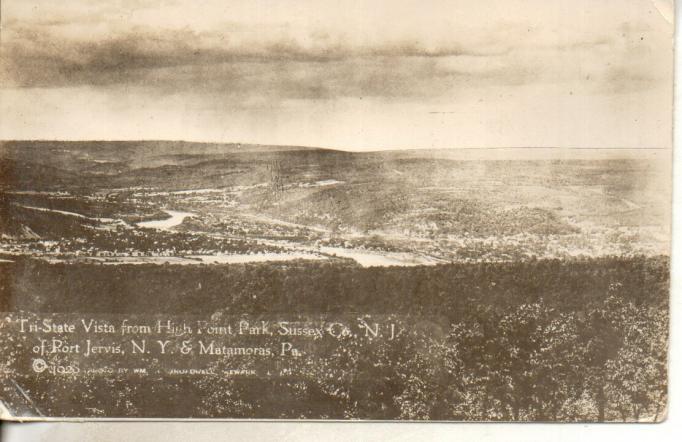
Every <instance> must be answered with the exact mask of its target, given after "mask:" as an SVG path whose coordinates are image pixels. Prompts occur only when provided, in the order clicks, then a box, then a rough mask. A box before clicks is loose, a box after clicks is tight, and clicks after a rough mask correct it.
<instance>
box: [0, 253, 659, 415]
mask: <svg viewBox="0 0 682 442" xmlns="http://www.w3.org/2000/svg"><path fill="white" fill-rule="evenodd" d="M0 265H2V266H3V270H9V271H0V295H1V296H0V301H1V303H0V304H1V305H2V307H1V308H0V311H15V312H16V311H23V312H80V313H90V314H123V315H149V314H154V313H155V314H163V315H166V316H168V315H170V316H173V315H178V316H183V315H194V317H197V316H198V317H203V318H207V317H219V316H220V315H242V314H245V315H252V316H254V317H257V316H258V315H270V316H269V317H271V318H283V319H290V318H291V316H292V315H298V316H299V317H302V318H309V319H311V320H313V319H315V318H317V319H320V318H326V319H328V320H334V319H335V318H336V319H338V318H340V317H343V318H346V319H348V318H350V319H351V320H359V319H363V318H364V320H370V319H371V318H377V317H379V316H380V317H381V318H382V320H384V321H390V322H392V323H395V324H396V327H397V328H398V329H400V330H402V332H401V333H400V334H399V335H398V336H397V337H396V338H395V339H393V340H387V339H373V340H372V339H364V340H363V339H353V338H352V337H346V338H343V339H332V338H328V337H326V338H324V339H321V340H318V341H314V345H312V346H311V347H310V351H309V353H307V355H306V356H305V357H301V358H299V359H293V360H291V361H290V363H291V365H290V367H289V368H290V370H291V371H290V372H291V373H292V374H291V375H290V376H289V375H276V376H275V375H273V376H269V375H268V376H266V375H259V376H256V377H252V378H234V377H220V376H218V377H211V378H197V377H194V378H192V377H182V376H177V375H176V376H165V377H164V376H163V375H160V377H158V378H140V379H130V378H118V379H117V378H110V377H109V378H108V377H99V378H97V377H95V378H93V377H91V378H88V379H83V378H63V379H60V380H59V381H58V382H56V383H55V382H54V381H53V380H49V382H48V380H45V379H42V378H39V379H28V378H26V379H23V380H22V379H21V378H20V377H17V378H14V380H16V381H17V382H30V385H31V388H32V390H31V391H32V392H33V394H34V395H35V396H34V400H35V401H37V402H40V403H43V404H46V405H44V411H46V412H54V413H63V415H65V416H79V415H84V416H87V415H89V414H90V411H88V410H89V409H98V410H101V409H103V407H104V408H106V407H110V408H108V410H109V413H108V414H110V415H114V416H130V415H132V414H135V413H140V412H141V410H142V411H144V410H146V408H145V404H147V403H149V402H150V401H151V400H152V398H153V400H154V402H158V403H163V404H166V405H167V406H166V408H158V407H157V408H158V410H159V411H158V413H159V414H157V415H156V416H148V417H159V416H165V417H187V416H195V417H258V418H273V417H286V418H359V419H432V420H434V419H435V420H493V421H499V420H502V421H554V420H562V421H656V420H660V419H662V418H663V417H664V416H665V411H666V391H667V368H666V367H667V361H666V354H667V353H666V350H667V330H668V282H669V277H668V269H669V264H668V259H667V258H643V257H635V258H603V259H590V260H575V261H530V262H523V263H499V264H490V263H481V264H461V265H459V264H454V265H445V266H435V267H415V268H369V269H364V268H358V267H353V266H343V265H340V264H338V263H337V264H334V265H324V264H311V263H293V264H292V263H287V264H286V265H244V266H233V265H230V266H195V267H192V266H144V265H142V266H102V265H83V264H73V265H66V264H58V265H50V264H47V263H44V262H40V261H30V260H26V261H23V260H21V259H18V260H17V261H16V262H14V263H2V264H0ZM6 345H11V343H6ZM8 350H12V349H11V348H10V349H8V348H5V349H4V350H3V351H8ZM5 354H9V353H5ZM205 361H209V362H207V363H206V364H208V365H207V367H208V368H211V369H214V371H215V372H217V373H221V372H222V369H224V368H235V367H242V366H245V365H247V366H249V367H253V368H259V364H266V363H272V362H273V361H267V360H263V359H260V360H255V359H254V360H248V359H240V358H239V357H225V358H211V359H205ZM154 363H155V364H157V365H158V364H160V363H158V361H157V362H154ZM249 364H251V365H249ZM195 365H196V364H195ZM158 366H163V364H160V365H158ZM261 368H262V367H261ZM24 375H25V376H29V377H30V373H28V372H26V373H24ZM41 379H42V380H41ZM41 382H46V383H45V384H44V385H43V384H41ZM83 388H85V389H86V390H87V391H88V395H86V396H84V397H80V398H79V400H70V399H69V398H68V397H66V396H65V397H64V398H63V399H64V401H62V402H55V401H54V395H55V394H58V393H59V392H64V393H63V394H64V395H67V392H76V391H85V390H82V389H83ZM112 389H114V390H116V391H119V390H120V391H122V392H123V391H124V390H125V392H126V393H125V400H123V399H122V400H121V401H120V404H121V405H120V406H119V405H116V404H114V405H107V404H110V403H111V401H108V398H109V396H110V394H111V393H110V392H111V390H112ZM55 392H57V393H55ZM69 394H70V393H69ZM41 395H42V396H41ZM116 397H118V396H116ZM55 403H56V404H57V405H59V407H62V408H59V407H57V405H54V407H55V408H53V409H51V408H50V407H51V406H53V405H50V404H55ZM65 403H67V404H69V405H68V406H69V407H71V408H70V409H68V410H64V408H63V407H64V404H65ZM116 403H118V402H116ZM111 407H114V408H111ZM116 407H118V408H116Z"/></svg>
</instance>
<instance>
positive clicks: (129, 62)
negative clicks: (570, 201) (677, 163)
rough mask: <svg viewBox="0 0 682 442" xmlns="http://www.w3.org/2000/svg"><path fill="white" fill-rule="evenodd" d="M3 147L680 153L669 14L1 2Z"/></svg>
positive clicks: (320, 2) (140, 0)
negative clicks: (74, 142) (162, 144)
mask: <svg viewBox="0 0 682 442" xmlns="http://www.w3.org/2000/svg"><path fill="white" fill-rule="evenodd" d="M1 7H2V23H1V24H2V29H1V42H0V60H1V61H0V138H2V139H183V140H197V141H227V142H232V141H239V142H256V143H266V144H296V145H310V146H322V147H335V148H344V149H354V150H366V149H387V148H430V147H439V148H447V147H499V146H534V147H536V146H546V147H548V146H553V147H554V146H557V147H670V146H671V137H672V135H671V126H672V114H671V106H672V33H673V26H672V24H671V22H670V20H672V6H671V3H670V2H669V1H664V0H646V1H639V0H614V1H608V0H600V1H595V0H572V1H566V0H524V1H517V0H476V1H474V0H468V1H462V0H390V1H389V0H386V1H384V0H366V1H365V0H344V1H338V0H329V1H328V0H310V1H308V0H298V1H287V0H248V1H246V0H245V1H230V0H108V1H93V0H60V1H55V0H45V1H35V0H2V6H1Z"/></svg>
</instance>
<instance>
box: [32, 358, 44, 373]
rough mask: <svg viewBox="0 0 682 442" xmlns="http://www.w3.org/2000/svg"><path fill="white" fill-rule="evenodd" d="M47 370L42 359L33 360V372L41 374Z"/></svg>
mask: <svg viewBox="0 0 682 442" xmlns="http://www.w3.org/2000/svg"><path fill="white" fill-rule="evenodd" d="M46 368H47V363H46V362H45V361H43V360H42V359H34V360H33V371H35V372H36V373H42V372H44V371H45V369H46Z"/></svg>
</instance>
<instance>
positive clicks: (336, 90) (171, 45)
mask: <svg viewBox="0 0 682 442" xmlns="http://www.w3.org/2000/svg"><path fill="white" fill-rule="evenodd" d="M75 4H76V3H75V2H66V3H65V4H63V5H62V6H59V7H61V8H67V9H66V10H59V13H57V12H55V11H57V10H55V11H53V13H52V14H48V15H46V16H44V15H40V14H38V13H35V12H32V10H30V9H21V13H19V10H16V11H15V13H14V14H10V16H9V18H7V19H5V20H4V23H3V40H2V45H1V47H0V50H1V51H2V52H1V55H2V60H1V61H0V69H1V71H0V72H1V75H2V78H1V80H2V85H3V86H2V87H15V88H36V87H40V88H55V87H56V88H65V87H78V86H88V87H94V88H114V87H120V86H124V87H130V88H141V89H144V91H145V92H147V93H149V94H172V93H175V92H186V91H193V92H196V93H205V94H218V95H220V96H222V97H223V99H224V100H226V101H230V100H232V101H234V102H235V103H237V102H240V103H241V102H264V101H268V100H269V101H270V102H271V103H276V102H277V101H278V100H291V99H303V100H306V99H308V100H310V99H316V100H319V99H322V100H330V99H335V98H345V97H379V98H382V97H383V98H387V99H391V98H401V99H420V98H421V99H425V100H430V99H437V98H438V97H444V98H448V99H452V98H453V97H454V98H456V96H457V91H458V90H461V89H464V88H469V89H470V88H486V87H512V86H518V85H524V84H530V83H538V82H539V83H543V82H544V83H554V84H556V83H565V84H566V85H567V87H568V88H574V89H575V86H576V83H579V84H580V85H582V86H584V87H583V90H584V91H585V92H586V93H619V92H624V91H628V90H632V89H636V88H647V87H651V86H653V85H655V83H656V81H657V80H659V78H658V76H659V74H660V72H661V69H658V67H660V66H658V65H656V62H657V61H658V59H656V56H657V54H656V53H653V52H652V50H651V47H654V46H653V45H655V44H657V43H658V42H650V41H649V37H651V36H654V37H655V32H653V31H652V28H651V26H648V25H642V24H638V23H636V22H628V23H626V24H618V23H616V24H615V25H613V26H609V27H605V28H604V29H589V30H576V29H573V28H556V29H554V28H552V26H549V27H548V26H546V25H543V24H542V23H540V24H538V23H536V22H532V21H528V22H523V21H522V20H517V21H516V22H513V23H512V22H510V23H506V22H500V21H499V20H498V21H497V22H495V23H494V24H495V25H496V26H495V27H494V29H493V28H492V27H491V26H490V24H486V22H484V21H480V28H471V27H466V26H465V25H466V23H463V24H461V26H459V27H451V28H450V27H448V26H444V25H443V23H440V24H439V22H437V20H436V17H432V16H429V17H427V18H428V19H429V20H431V21H433V23H434V24H433V26H434V27H437V28H438V29H437V30H436V29H434V32H432V33H430V32H428V31H429V28H428V26H426V27H425V26H421V25H420V27H419V28H418V29H415V28H410V27H409V26H408V27H406V26H407V25H405V26H403V27H400V26H397V27H395V28H390V27H389V26H388V23H387V24H383V21H371V22H370V23H369V24H370V25H371V26H365V25H363V26H362V27H358V26H359V25H358V26H356V25H357V24H355V25H353V26H351V25H350V24H349V26H348V29H344V27H343V26H341V25H339V24H338V23H336V22H331V21H330V22H329V23H327V24H324V25H311V24H309V23H308V22H305V21H301V22H297V23H296V26H293V25H291V24H290V23H288V22H286V21H281V20H280V21H277V20H275V21H270V22H267V23H266V22H263V23H256V22H253V20H251V21H248V20H246V19H244V20H240V19H239V17H236V18H235V19H234V20H233V21H227V20H223V21H222V22H217V21H216V22H215V23H213V22H212V23H211V24H210V25H206V24H202V26H198V25H197V26H186V27H181V26H179V25H178V24H177V23H175V22H172V20H171V19H170V18H167V17H166V16H165V15H164V11H165V9H163V8H162V7H160V6H159V5H158V3H157V2H147V1H136V2H127V3H125V4H126V5H128V6H129V7H128V8H127V9H126V8H123V9H120V8H119V9H116V8H110V7H105V6H102V5H101V4H100V5H99V6H100V7H99V9H97V10H96V11H94V12H88V13H84V12H82V11H83V10H82V8H81V9H78V8H75V7H72V6H73V5H75ZM174 4H176V2H168V3H167V5H170V6H167V7H168V8H170V7H171V6H172V5H174ZM219 4H220V2H219V3H216V4H214V7H218V6H216V5H219ZM16 5H19V3H17V4H16ZM70 5H71V6H70ZM185 6H186V5H185ZM17 7H18V6H17ZM50 7H53V8H56V7H57V6H50ZM135 8H138V9H135ZM139 8H146V9H139ZM164 8H165V7H164ZM185 9H186V7H185ZM125 11H128V14H133V13H137V14H138V15H137V16H132V15H131V16H127V15H126V13H124V12H125ZM169 11H170V9H169ZM154 12H156V13H157V14H156V15H158V16H159V17H155V16H154ZM166 12H168V11H166ZM180 12H183V11H182V10H181V11H180ZM215 12H216V14H217V13H218V9H215ZM221 13H222V12H221ZM140 14H142V15H141V17H142V18H143V19H144V20H142V19H141V18H140ZM188 14H191V12H188ZM130 17H133V19H134V20H132V22H133V23H134V24H132V25H131V24H128V23H127V20H128V18H130ZM135 17H137V18H135ZM20 19H21V20H20ZM154 19H156V22H149V23H148V24H142V23H141V22H143V21H150V20H154ZM258 20H261V18H260V17H259V18H258ZM373 20H375V19H373ZM415 21H418V20H415ZM557 24H558V23H557ZM381 26H387V29H386V30H385V31H384V30H382V29H381ZM374 27H376V28H377V29H376V30H375V29H373V28H374ZM578 31H580V32H578ZM640 34H641V35H646V36H647V40H646V41H644V40H639V38H638V37H639V36H640ZM647 51H648V52H647ZM659 58H660V57H659ZM652 65H656V67H657V69H650V67H651V66H652Z"/></svg>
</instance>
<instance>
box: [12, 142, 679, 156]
mask: <svg viewBox="0 0 682 442" xmlns="http://www.w3.org/2000/svg"><path fill="white" fill-rule="evenodd" d="M11 142H23V143H27V142H28V143H30V142H37V143H45V142H56V143H140V142H157V143H158V142H163V143H187V144H211V145H245V146H269V147H290V148H301V149H311V150H312V149H317V150H330V151H337V152H355V153H376V152H406V151H407V152H410V151H429V150H430V151H434V150H446V151H457V150H505V149H527V150H534V149H551V150H671V151H672V150H673V148H672V147H622V146H602V147H579V146H459V147H455V146H453V147H411V148H394V147H387V148H368V149H362V148H360V149H358V148H335V147H321V146H306V145H298V144H264V143H252V142H241V141H193V140H182V139H162V138H161V139H154V138H141V139H82V140H68V139H47V138H35V139H28V138H26V139H20V138H14V139H0V143H11Z"/></svg>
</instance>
